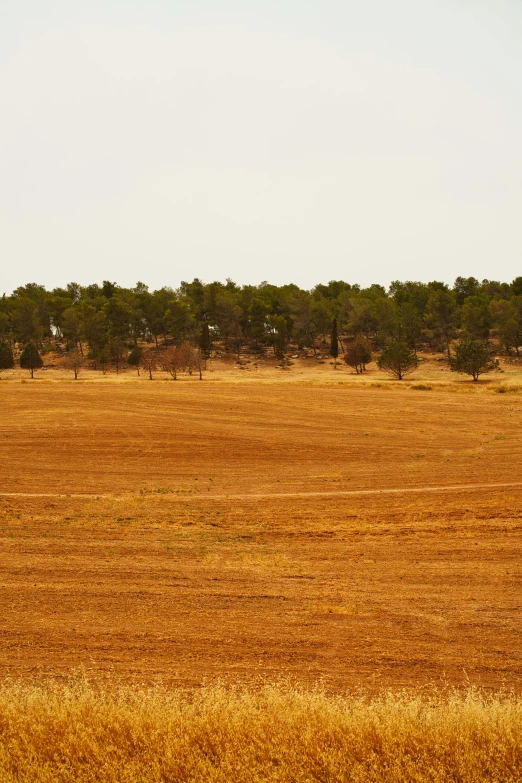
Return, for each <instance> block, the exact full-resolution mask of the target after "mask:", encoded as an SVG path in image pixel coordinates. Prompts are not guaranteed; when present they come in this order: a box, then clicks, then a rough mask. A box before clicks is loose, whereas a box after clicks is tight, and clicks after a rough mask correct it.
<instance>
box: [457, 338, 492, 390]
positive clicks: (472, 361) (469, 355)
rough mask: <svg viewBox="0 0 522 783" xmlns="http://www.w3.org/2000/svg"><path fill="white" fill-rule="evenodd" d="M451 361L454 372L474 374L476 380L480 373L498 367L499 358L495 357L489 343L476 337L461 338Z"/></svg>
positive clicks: (488, 371)
mask: <svg viewBox="0 0 522 783" xmlns="http://www.w3.org/2000/svg"><path fill="white" fill-rule="evenodd" d="M449 361H450V367H451V369H452V370H453V371H454V372H461V373H464V374H466V375H472V376H473V380H474V381H475V382H476V381H478V379H479V376H480V375H483V374H485V373H490V372H493V370H496V369H497V368H498V359H494V358H493V356H492V354H491V350H490V348H489V346H488V344H487V343H486V342H485V341H484V340H479V339H477V338H476V337H465V338H464V339H462V340H460V341H459V342H458V343H457V345H456V346H455V354H454V356H451V357H450V360H449Z"/></svg>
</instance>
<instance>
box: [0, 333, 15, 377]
mask: <svg viewBox="0 0 522 783" xmlns="http://www.w3.org/2000/svg"><path fill="white" fill-rule="evenodd" d="M13 367H14V356H13V349H12V348H11V346H10V345H9V343H6V342H4V341H3V340H2V341H0V372H1V371H2V370H12V368H13Z"/></svg>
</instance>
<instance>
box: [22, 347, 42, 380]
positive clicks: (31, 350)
mask: <svg viewBox="0 0 522 783" xmlns="http://www.w3.org/2000/svg"><path fill="white" fill-rule="evenodd" d="M42 366H43V361H42V357H41V356H40V354H39V353H38V348H37V347H36V345H35V344H34V343H27V345H26V346H25V348H24V350H23V351H22V354H21V356H20V367H21V368H22V370H29V372H30V373H31V378H34V371H35V370H39V369H40V367H42Z"/></svg>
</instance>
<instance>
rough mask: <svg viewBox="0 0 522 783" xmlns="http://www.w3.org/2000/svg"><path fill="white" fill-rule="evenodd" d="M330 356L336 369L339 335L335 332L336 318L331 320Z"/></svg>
mask: <svg viewBox="0 0 522 783" xmlns="http://www.w3.org/2000/svg"><path fill="white" fill-rule="evenodd" d="M330 356H331V357H332V358H333V360H334V368H335V369H337V357H338V356H339V335H338V333H337V318H334V319H333V321H332V331H331V335H330Z"/></svg>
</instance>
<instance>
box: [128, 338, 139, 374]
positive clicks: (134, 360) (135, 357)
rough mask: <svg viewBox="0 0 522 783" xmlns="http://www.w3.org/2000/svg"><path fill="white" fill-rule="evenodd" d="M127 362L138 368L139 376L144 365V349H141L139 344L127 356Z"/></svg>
mask: <svg viewBox="0 0 522 783" xmlns="http://www.w3.org/2000/svg"><path fill="white" fill-rule="evenodd" d="M127 364H128V365H129V366H130V367H135V368H136V370H137V372H138V377H139V375H140V369H141V368H142V367H143V351H142V350H141V348H140V347H139V345H135V346H134V348H133V349H132V351H131V352H130V353H129V355H128V356H127Z"/></svg>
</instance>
